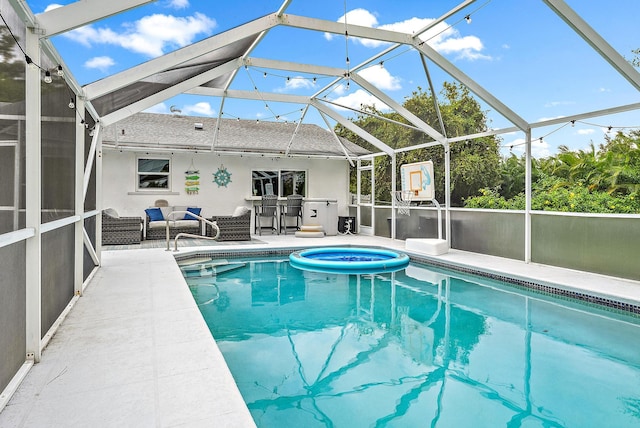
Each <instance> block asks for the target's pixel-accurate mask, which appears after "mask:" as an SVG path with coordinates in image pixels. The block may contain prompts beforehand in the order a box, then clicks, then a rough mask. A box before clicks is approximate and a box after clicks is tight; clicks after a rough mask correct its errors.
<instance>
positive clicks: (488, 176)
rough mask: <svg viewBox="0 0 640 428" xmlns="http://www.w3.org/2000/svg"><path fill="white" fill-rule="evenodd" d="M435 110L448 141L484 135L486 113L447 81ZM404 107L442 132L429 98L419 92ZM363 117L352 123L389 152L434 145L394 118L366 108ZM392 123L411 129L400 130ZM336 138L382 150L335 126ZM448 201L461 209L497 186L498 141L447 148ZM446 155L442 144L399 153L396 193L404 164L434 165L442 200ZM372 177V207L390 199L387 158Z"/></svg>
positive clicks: (485, 139) (461, 88)
mask: <svg viewBox="0 0 640 428" xmlns="http://www.w3.org/2000/svg"><path fill="white" fill-rule="evenodd" d="M439 98H440V100H439V102H438V107H439V110H440V113H441V115H442V122H443V123H444V126H445V130H444V132H445V133H446V135H447V136H448V137H450V138H452V137H457V136H464V135H470V134H476V133H481V132H484V131H486V130H487V128H488V126H487V116H486V112H485V111H483V110H482V108H481V106H480V103H479V102H478V101H477V100H476V99H475V98H474V97H473V96H472V94H471V93H470V91H469V90H468V89H467V88H466V87H464V86H463V85H460V84H455V83H448V82H445V83H444V85H443V89H442V91H441V96H440V97H439ZM403 107H405V108H406V109H407V110H409V111H410V112H411V113H412V114H414V115H416V116H417V117H418V118H420V119H421V120H422V121H423V122H425V123H427V124H428V125H429V126H431V127H432V128H434V129H436V130H438V131H439V132H441V133H442V129H441V126H440V120H439V119H438V114H437V111H436V108H435V103H434V97H433V96H432V94H431V93H430V91H429V92H426V91H423V90H422V89H421V88H418V89H417V90H416V91H414V92H413V93H412V94H411V96H409V97H407V98H406V99H405V101H404V102H403ZM364 111H365V112H366V114H360V115H359V116H358V117H357V118H356V120H354V123H355V124H356V125H358V126H359V127H361V128H362V129H364V130H366V131H367V132H368V133H370V134H371V135H373V136H374V137H376V138H377V139H379V140H380V141H382V142H384V143H385V144H387V145H388V146H390V147H391V148H393V149H401V148H406V147H414V146H417V145H421V144H426V143H430V142H433V141H434V140H433V138H432V137H430V136H429V135H427V134H426V133H424V132H423V131H421V130H417V129H415V127H414V126H413V125H412V124H409V123H408V122H407V121H406V119H404V118H403V117H402V116H400V115H399V114H397V113H395V112H394V113H382V112H380V111H376V110H375V109H374V108H373V107H364ZM391 121H395V122H399V123H402V124H406V125H410V127H407V126H402V125H399V124H397V123H393V122H391ZM336 133H337V134H338V135H340V136H342V137H345V138H347V139H349V140H351V141H354V142H356V143H357V144H360V145H361V146H362V147H365V148H367V149H369V150H371V151H372V152H374V153H378V152H380V149H378V148H376V147H375V146H373V145H371V144H370V143H368V142H367V141H365V140H363V139H362V138H360V137H359V136H357V135H356V134H354V133H352V132H351V131H349V130H347V129H346V128H344V127H342V126H340V125H338V126H337V127H336ZM450 150H451V152H450V155H451V193H452V195H451V199H452V205H454V206H455V205H458V206H460V205H462V203H463V201H464V199H465V198H467V197H469V196H471V195H476V194H477V193H478V191H479V190H480V189H481V188H483V187H493V186H495V185H497V184H498V183H499V181H500V154H499V141H498V139H497V138H495V137H493V136H490V137H482V138H476V139H474V140H470V141H466V142H458V143H454V144H452V145H451V148H450ZM444 159H445V151H444V148H443V146H442V145H435V146H432V147H424V148H420V149H416V150H410V151H404V152H400V153H398V155H397V160H396V165H397V167H398V171H397V183H396V186H397V189H398V190H399V189H400V166H401V165H403V164H405V163H412V162H421V161H426V160H432V161H433V163H434V167H435V177H434V182H435V189H436V199H438V200H439V201H444V200H445V197H444V190H445V174H444ZM374 171H375V177H376V194H375V200H376V202H389V201H390V200H391V196H390V191H391V188H392V187H391V158H390V157H388V156H380V157H377V158H376V161H375V165H374ZM355 188H356V178H355V171H354V173H353V174H352V178H351V190H352V192H355Z"/></svg>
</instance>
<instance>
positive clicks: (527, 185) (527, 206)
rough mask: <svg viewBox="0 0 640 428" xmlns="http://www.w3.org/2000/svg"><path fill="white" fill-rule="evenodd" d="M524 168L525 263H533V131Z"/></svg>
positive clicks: (527, 135) (528, 138)
mask: <svg viewBox="0 0 640 428" xmlns="http://www.w3.org/2000/svg"><path fill="white" fill-rule="evenodd" d="M524 159H525V160H524V161H525V167H524V198H525V203H524V262H525V263H531V198H532V196H533V195H532V181H531V129H527V130H526V131H525V158H524Z"/></svg>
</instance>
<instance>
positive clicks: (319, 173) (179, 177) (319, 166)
mask: <svg viewBox="0 0 640 428" xmlns="http://www.w3.org/2000/svg"><path fill="white" fill-rule="evenodd" d="M139 156H141V157H169V158H171V192H166V191H158V192H154V191H147V192H136V179H137V178H136V159H137V158H138V157H139ZM192 160H193V164H194V166H195V168H196V169H198V170H199V171H200V191H199V192H198V194H195V195H189V194H187V193H186V191H185V171H187V170H188V169H189V168H190V166H191V162H192ZM102 163H103V197H102V207H103V208H109V207H111V208H115V209H116V210H117V211H118V213H119V214H120V215H122V216H143V215H144V209H145V208H147V207H150V206H153V203H154V201H155V200H156V199H166V200H167V201H168V202H169V204H170V205H183V206H184V205H186V206H198V207H201V208H202V209H203V210H202V213H203V214H204V216H205V217H209V216H212V215H231V214H232V213H233V210H234V209H235V207H237V206H239V205H244V206H246V207H249V208H251V206H252V204H251V202H250V201H247V200H245V198H246V197H248V196H250V195H251V171H252V170H281V169H284V170H287V169H290V170H305V171H307V195H306V196H307V197H309V198H330V199H337V201H338V215H339V216H343V215H347V214H348V206H347V204H348V196H349V164H348V162H347V161H346V160H329V159H302V158H271V157H267V156H265V157H256V156H243V157H240V156H218V155H216V154H212V153H194V154H191V153H189V154H187V153H175V154H173V155H172V154H167V153H163V154H153V153H148V154H146V153H134V152H127V151H123V152H120V151H115V150H105V151H104V152H103V158H102ZM222 165H224V167H225V168H226V169H227V171H229V172H230V173H231V182H230V183H229V184H228V185H227V187H224V186H223V187H218V185H217V184H216V183H215V182H214V181H213V178H214V177H213V173H214V172H216V171H217V170H218V168H220V166H222Z"/></svg>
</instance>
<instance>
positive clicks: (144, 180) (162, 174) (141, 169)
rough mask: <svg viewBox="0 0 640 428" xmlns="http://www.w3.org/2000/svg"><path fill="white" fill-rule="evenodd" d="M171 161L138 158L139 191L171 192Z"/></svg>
mask: <svg viewBox="0 0 640 428" xmlns="http://www.w3.org/2000/svg"><path fill="white" fill-rule="evenodd" d="M170 171H171V161H170V159H148V158H138V171H137V176H138V190H169V189H170V188H171V187H170V184H171V183H170V182H169V181H170V176H171V175H170Z"/></svg>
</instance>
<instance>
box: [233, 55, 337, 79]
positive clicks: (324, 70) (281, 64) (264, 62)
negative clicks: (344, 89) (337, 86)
mask: <svg viewBox="0 0 640 428" xmlns="http://www.w3.org/2000/svg"><path fill="white" fill-rule="evenodd" d="M245 64H246V65H248V66H253V67H261V68H271V69H273V70H284V71H294V72H297V73H306V74H318V75H323V76H343V75H344V72H345V71H344V69H342V68H335V67H324V66H321V65H312V64H300V63H297V62H287V61H277V60H273V59H264V58H253V57H251V58H246V59H245ZM291 77H293V76H291Z"/></svg>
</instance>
